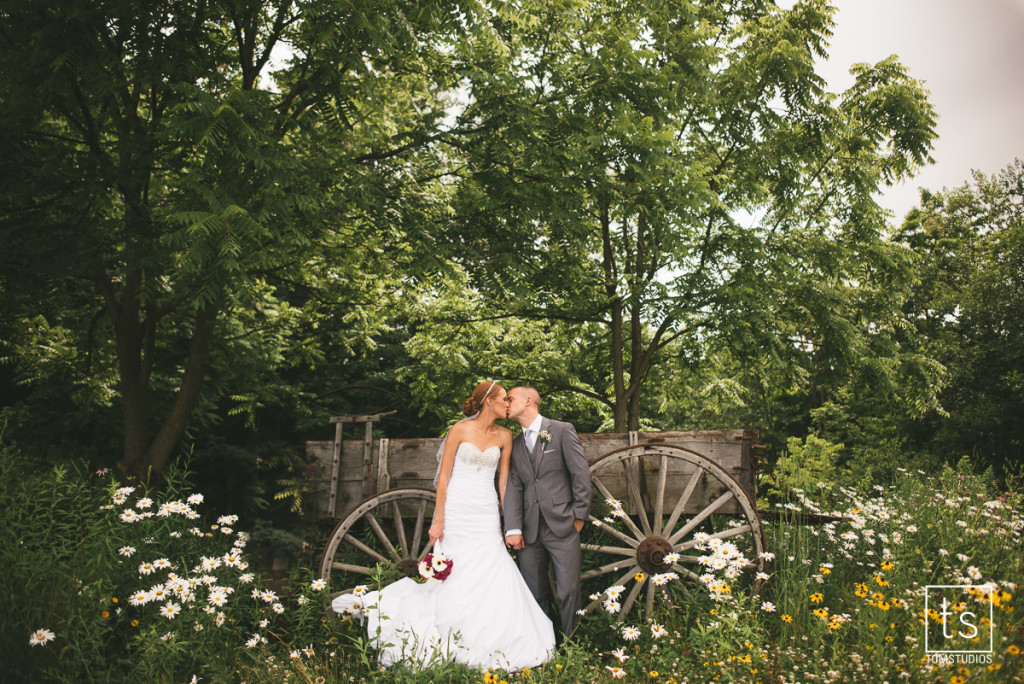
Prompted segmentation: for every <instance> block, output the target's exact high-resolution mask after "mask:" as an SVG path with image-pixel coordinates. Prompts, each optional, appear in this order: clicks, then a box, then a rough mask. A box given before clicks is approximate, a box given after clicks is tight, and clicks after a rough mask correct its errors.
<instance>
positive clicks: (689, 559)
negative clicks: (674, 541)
mask: <svg viewBox="0 0 1024 684" xmlns="http://www.w3.org/2000/svg"><path fill="white" fill-rule="evenodd" d="M676 550H677V551H678V550H679V549H676ZM679 562H680V563H691V564H693V565H697V564H699V563H700V556H679Z"/></svg>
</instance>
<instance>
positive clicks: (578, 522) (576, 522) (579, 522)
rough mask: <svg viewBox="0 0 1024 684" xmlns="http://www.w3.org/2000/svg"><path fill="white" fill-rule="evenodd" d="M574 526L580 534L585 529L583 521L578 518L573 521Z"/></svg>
mask: <svg viewBox="0 0 1024 684" xmlns="http://www.w3.org/2000/svg"><path fill="white" fill-rule="evenodd" d="M572 526H573V527H575V528H576V531H577V532H579V531H581V530H582V529H583V521H582V520H580V519H579V518H577V519H576V520H573V521H572Z"/></svg>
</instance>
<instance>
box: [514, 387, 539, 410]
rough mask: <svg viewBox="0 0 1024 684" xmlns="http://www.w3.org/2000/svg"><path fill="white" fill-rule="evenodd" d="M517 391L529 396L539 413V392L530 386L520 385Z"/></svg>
mask: <svg viewBox="0 0 1024 684" xmlns="http://www.w3.org/2000/svg"><path fill="white" fill-rule="evenodd" d="M519 389H521V390H523V391H524V392H526V394H527V396H529V397H531V398H532V399H533V403H534V405H535V406H536V407H537V410H538V411H539V410H540V392H538V391H537V388H536V387H531V386H530V385H521V386H520V387H519Z"/></svg>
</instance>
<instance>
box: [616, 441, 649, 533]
mask: <svg viewBox="0 0 1024 684" xmlns="http://www.w3.org/2000/svg"><path fill="white" fill-rule="evenodd" d="M621 463H622V470H623V471H624V472H625V473H626V489H627V491H628V492H629V500H630V503H631V504H632V505H631V506H630V508H632V514H633V515H634V516H636V517H638V518H640V526H641V527H643V529H644V533H643V536H644V537H649V536H651V523H650V522H649V521H648V520H647V511H646V510H645V509H644V499H643V496H641V495H640V485H639V484H637V473H636V471H637V469H639V470H640V475H639V477H643V476H644V473H643V465H642V464H641V462H640V459H639V458H631V459H629V460H623V461H622V462H621Z"/></svg>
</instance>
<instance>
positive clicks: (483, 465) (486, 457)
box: [455, 442, 501, 472]
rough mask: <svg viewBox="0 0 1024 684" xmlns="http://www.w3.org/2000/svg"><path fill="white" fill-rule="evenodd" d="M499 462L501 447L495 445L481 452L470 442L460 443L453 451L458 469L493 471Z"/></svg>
mask: <svg viewBox="0 0 1024 684" xmlns="http://www.w3.org/2000/svg"><path fill="white" fill-rule="evenodd" d="M499 460H501V447H499V446H498V445H497V444H495V445H494V446H489V447H487V448H486V449H484V450H483V451H481V450H480V448H479V447H478V446H476V445H475V444H473V443H471V442H462V443H461V444H459V448H458V449H457V450H456V451H455V463H456V465H457V466H458V467H460V468H471V469H473V470H489V471H492V472H493V471H494V469H495V467H497V465H498V461H499Z"/></svg>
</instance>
